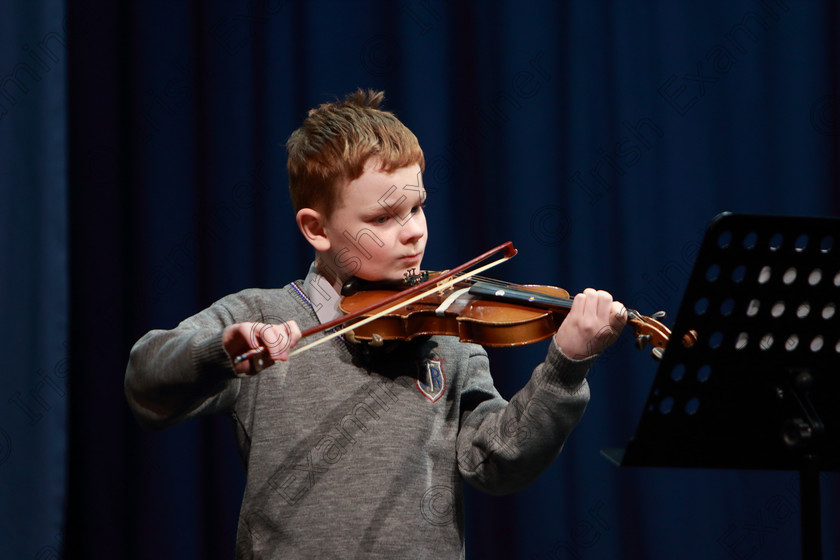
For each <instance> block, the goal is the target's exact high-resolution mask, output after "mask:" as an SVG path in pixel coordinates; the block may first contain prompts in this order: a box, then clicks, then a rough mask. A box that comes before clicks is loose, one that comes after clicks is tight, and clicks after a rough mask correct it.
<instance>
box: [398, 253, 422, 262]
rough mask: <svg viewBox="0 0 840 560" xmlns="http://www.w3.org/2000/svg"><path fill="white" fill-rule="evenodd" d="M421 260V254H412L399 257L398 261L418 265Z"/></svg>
mask: <svg viewBox="0 0 840 560" xmlns="http://www.w3.org/2000/svg"><path fill="white" fill-rule="evenodd" d="M422 258H423V253H414V254H411V255H405V256H403V257H400V261H402V262H405V263H419V262H420V260H421V259H422Z"/></svg>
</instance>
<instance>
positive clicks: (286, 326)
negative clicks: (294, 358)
mask: <svg viewBox="0 0 840 560" xmlns="http://www.w3.org/2000/svg"><path fill="white" fill-rule="evenodd" d="M299 340H300V328H299V327H298V325H297V323H296V322H295V321H288V322H286V323H280V324H271V323H235V324H233V325H231V326H229V327H227V328H226V329H225V331H224V333H223V334H222V344H223V345H224V347H225V350H226V351H227V353H228V355H229V356H230V357H231V358H232V359H234V358H236V357H237V356H241V355H242V354H244V353H245V352H248V351H249V350H254V349H256V348H260V347H263V348H265V354H266V355H267V356H268V358H270V359H271V360H273V361H275V362H276V361H286V360H288V359H289V352H291V350H292V348H293V347H294V346H295V344H297V343H298V341H299ZM234 369H235V370H236V372H237V373H245V374H247V373H252V365H251V362H250V361H249V360H244V361H242V362H240V363H238V364H235V365H234Z"/></svg>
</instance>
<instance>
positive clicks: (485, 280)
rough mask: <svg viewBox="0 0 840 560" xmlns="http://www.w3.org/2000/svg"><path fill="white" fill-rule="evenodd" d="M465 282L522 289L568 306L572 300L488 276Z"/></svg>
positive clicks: (475, 277)
mask: <svg viewBox="0 0 840 560" xmlns="http://www.w3.org/2000/svg"><path fill="white" fill-rule="evenodd" d="M458 276H459V275H456V277H458ZM466 282H469V283H470V284H475V283H476V282H483V283H485V284H490V285H491V286H498V287H500V288H508V289H511V290H514V289H515V290H520V291H524V292H531V293H534V294H537V295H539V296H540V297H544V298H547V299H550V300H552V301H555V302H557V303H559V304H562V305H567V306H569V307H571V305H572V302H573V301H574V300H573V299H572V298H568V297H560V296H552V295H550V294H545V293H542V292H538V291H536V290H529V289H528V286H521V285H519V284H512V283H510V282H505V281H503V280H498V279H495V278H488V277H486V276H472V277H470V278H469V279H467V280H466Z"/></svg>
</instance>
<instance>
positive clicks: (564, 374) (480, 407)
mask: <svg viewBox="0 0 840 560" xmlns="http://www.w3.org/2000/svg"><path fill="white" fill-rule="evenodd" d="M469 360H470V368H471V373H470V381H469V382H468V384H467V385H466V386H465V387H464V389H463V391H462V396H461V427H460V430H459V433H458V449H457V453H458V467H459V470H460V472H461V476H462V477H463V478H464V479H465V480H466V481H467V482H469V483H470V484H471V485H473V486H475V487H476V488H479V489H480V490H483V491H485V492H488V493H490V494H507V493H510V492H516V491H518V490H521V489H522V488H524V487H526V486H527V485H528V484H530V483H531V482H532V481H533V480H534V479H536V478H537V476H539V474H540V473H542V472H543V470H545V469H546V468H547V467H548V466H549V465H550V464H551V462H552V461H553V460H554V459H555V457H556V456H557V455H558V454H559V453H560V451H561V449H562V448H563V445H564V443H565V441H566V439H567V438H568V437H569V434H570V433H571V431H572V429H573V428H574V427H575V426H576V425H577V423H578V421H579V420H580V418H581V416H582V415H583V412H584V410H585V408H586V405H587V403H588V402H589V385H588V383H587V382H586V373H587V371H588V370H589V367H590V366H591V364H592V362H593V361H594V360H595V356H592V357H589V358H587V359H585V360H572V359H570V358H567V357H566V356H565V355H564V354H563V353H562V351H561V350H560V349H559V348H558V347H557V345H556V344H555V343H554V342H553V341H552V343H551V345H550V347H549V350H548V355H547V356H546V359H545V361H544V362H543V363H542V364H540V365H539V366H537V368H536V369H535V370H534V372H533V374H532V375H531V379H530V380H529V381H528V383H527V384H526V385H525V386H524V387H523V388H522V389H521V390H520V391H519V392H517V393H516V394H515V395H514V396H513V398H511V400H510V402H509V403H508V402H506V401H505V400H504V399H503V398H502V397H501V396H500V395H499V394H498V392H497V391H496V389H495V388H494V387H493V380H492V378H491V377H490V372H489V364H488V360H487V355H486V354H485V353H484V352H476V353H474V354H473V355H471V356H470V358H469Z"/></svg>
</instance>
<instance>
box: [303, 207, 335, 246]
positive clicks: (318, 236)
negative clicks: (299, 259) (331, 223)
mask: <svg viewBox="0 0 840 560" xmlns="http://www.w3.org/2000/svg"><path fill="white" fill-rule="evenodd" d="M296 219H297V224H298V227H299V228H300V232H301V233H302V234H303V236H304V237H305V238H306V240H307V241H309V244H310V245H312V247H314V248H315V250H316V251H328V250H329V249H330V240H329V238H327V233H326V231H325V230H324V222H325V220H324V215H323V214H321V213H320V212H318V211H317V210H313V209H312V208H301V209H300V210H298V213H297V216H296Z"/></svg>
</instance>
